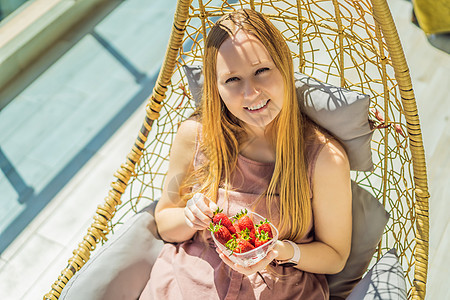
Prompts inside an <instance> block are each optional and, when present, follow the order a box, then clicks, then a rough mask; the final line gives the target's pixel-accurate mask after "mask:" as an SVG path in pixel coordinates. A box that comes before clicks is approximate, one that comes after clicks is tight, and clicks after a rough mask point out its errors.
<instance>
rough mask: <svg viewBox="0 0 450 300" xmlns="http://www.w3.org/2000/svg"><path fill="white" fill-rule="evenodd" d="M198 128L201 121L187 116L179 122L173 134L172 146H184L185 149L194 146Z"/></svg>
mask: <svg viewBox="0 0 450 300" xmlns="http://www.w3.org/2000/svg"><path fill="white" fill-rule="evenodd" d="M200 128H201V123H200V122H199V121H198V120H196V119H194V118H189V119H187V120H185V121H183V122H181V124H180V127H179V128H178V131H177V134H176V136H175V140H174V142H173V145H172V148H173V147H184V148H185V150H187V149H191V148H192V147H194V148H195V141H196V138H197V134H198V132H199V130H200Z"/></svg>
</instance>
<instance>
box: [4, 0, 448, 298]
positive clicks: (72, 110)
mask: <svg viewBox="0 0 450 300" xmlns="http://www.w3.org/2000/svg"><path fill="white" fill-rule="evenodd" d="M175 2H176V1H174V0H170V1H167V0H157V1H153V2H152V5H151V6H150V7H149V5H148V1H145V0H130V1H126V2H124V3H123V4H122V5H120V6H119V7H118V8H117V9H115V10H114V12H112V13H111V14H110V16H108V18H106V19H105V20H104V21H103V22H102V23H101V24H99V26H98V27H97V28H96V29H95V31H93V32H91V33H90V34H88V35H87V36H86V37H85V38H83V39H81V40H80V42H78V43H77V44H76V45H75V46H74V47H73V48H72V49H71V50H70V51H69V52H68V53H66V54H65V55H64V56H62V57H61V58H60V59H59V60H58V61H57V62H56V63H55V64H54V65H53V66H52V67H51V68H50V69H48V70H47V71H46V72H45V73H44V74H43V75H42V76H40V77H39V78H38V79H37V80H36V81H35V82H34V83H33V84H32V85H30V86H29V87H28V88H27V89H26V90H25V91H24V92H23V93H21V94H20V95H19V96H18V97H17V98H16V99H14V101H13V102H12V103H11V104H10V105H8V107H7V110H3V111H1V112H0V128H7V131H4V132H0V156H1V155H3V157H4V158H5V157H6V158H7V159H8V160H9V162H10V164H11V165H13V166H16V173H17V174H16V175H19V174H27V175H26V176H25V177H22V180H20V178H21V177H19V176H16V177H14V176H13V180H14V183H15V187H16V189H12V188H11V187H10V186H8V185H6V184H5V186H1V184H2V182H5V181H4V180H3V179H2V177H0V195H1V196H4V195H10V196H11V197H14V195H16V196H17V194H20V193H21V194H26V193H23V190H25V191H27V189H28V191H29V193H30V194H29V196H30V195H34V197H36V199H37V202H38V204H37V206H35V207H31V208H27V207H26V205H24V202H21V201H20V199H17V200H18V201H17V202H16V203H15V204H14V205H15V206H13V205H9V206H5V207H3V206H0V207H1V208H2V210H0V232H1V231H2V230H3V229H5V227H6V226H8V223H7V221H6V220H11V218H14V217H15V216H17V215H18V214H24V215H25V216H29V217H30V216H33V214H35V217H34V216H33V217H34V219H32V221H31V222H27V223H26V224H25V223H22V224H16V225H17V226H22V227H23V230H22V231H14V230H11V231H10V235H12V236H6V235H5V237H6V238H8V239H9V240H10V242H9V243H8V245H7V247H6V246H5V249H2V250H4V251H3V253H1V256H0V298H1V299H40V298H42V295H43V294H45V293H46V292H47V291H48V290H49V288H50V286H51V284H52V283H53V281H54V280H55V279H56V277H57V276H58V275H59V272H60V271H61V268H63V267H64V266H65V263H66V261H67V259H68V258H69V257H70V256H71V251H72V250H73V249H74V248H75V247H76V245H77V244H78V242H79V241H80V237H82V236H83V234H84V233H85V231H86V228H87V227H88V226H89V224H90V223H91V219H92V214H93V212H94V211H95V208H96V206H97V205H98V204H99V203H100V202H101V201H102V199H103V197H104V196H105V192H106V191H107V190H108V189H109V183H110V182H111V181H112V180H113V177H112V174H113V173H114V172H115V171H116V169H117V167H118V166H120V164H121V163H123V161H124V158H125V156H126V155H127V153H128V152H129V150H130V147H131V145H132V142H133V141H134V138H135V133H136V132H137V131H138V129H139V128H140V124H141V120H142V118H143V116H144V110H143V106H142V103H143V100H144V99H145V96H146V95H148V94H149V90H148V87H149V86H152V84H151V83H152V82H153V80H154V77H155V76H156V70H157V69H158V67H159V64H160V62H161V59H162V56H163V54H164V51H165V49H164V47H161V48H155V47H154V45H155V44H157V45H165V44H166V42H165V41H166V40H167V38H168V37H167V32H169V30H170V27H171V20H172V15H173V9H172V8H173V7H174V4H175ZM388 2H389V5H390V7H391V10H392V13H393V15H394V19H395V21H396V25H397V29H398V31H399V35H400V38H401V40H402V43H403V47H404V51H405V54H406V59H407V61H408V65H409V67H410V73H411V76H412V80H413V87H414V89H415V93H416V99H417V103H418V108H419V115H420V119H421V125H422V132H423V139H424V143H425V154H426V158H427V164H428V178H429V187H430V194H431V199H430V250H429V254H430V255H429V257H430V258H429V272H428V288H427V299H430V300H431V299H433V300H434V299H450V290H449V289H448V288H447V287H446V284H447V283H448V279H449V278H450V268H449V266H450V254H449V253H450V251H449V250H450V229H449V215H450V214H449V209H448V206H447V203H446V202H447V200H446V199H450V188H449V185H450V184H449V183H450V151H449V150H448V148H447V147H450V133H449V132H450V131H449V130H447V129H450V127H449V114H450V95H449V87H450V76H449V74H450V55H449V54H447V53H445V52H443V51H441V50H438V49H436V48H434V47H433V46H432V45H431V44H430V43H429V42H428V40H427V38H426V36H425V35H424V34H423V32H422V31H421V30H420V29H419V28H417V27H416V26H415V25H413V24H412V23H411V22H410V15H411V14H410V12H411V3H410V2H408V1H406V0H389V1H388ZM141 7H146V10H142V9H141ZM167 7H171V9H167ZM130 12H132V13H134V20H130V19H129V18H130V17H129V16H130V15H131V14H130ZM137 21H139V22H137ZM125 22H129V23H136V26H131V27H130V26H122V25H123V24H124V23H125ZM138 24H139V25H138ZM125 28H126V29H125ZM136 36H139V37H142V38H139V39H136ZM146 37H148V38H146ZM155 39H157V40H158V42H155ZM62 42H64V41H62ZM66 42H67V41H66ZM443 43H444V44H445V43H447V45H448V43H450V41H445V40H444V41H443ZM149 51H153V52H152V54H151V55H149V54H148V52H149ZM149 57H152V59H151V60H150V59H149ZM87 60H89V61H87ZM104 66H108V67H107V68H104ZM111 74H112V75H111ZM96 76H104V78H105V82H104V85H103V86H102V87H101V89H100V91H99V93H98V94H95V95H89V96H88V97H77V95H83V93H86V91H89V90H90V88H91V85H92V84H93V82H94V81H93V79H94V78H95V77H96ZM106 79H108V80H106ZM61 86H62V87H63V88H61ZM31 95H33V97H31ZM36 95H38V98H36ZM45 97H50V98H49V99H46V101H45V102H46V103H49V104H52V105H53V106H48V107H42V106H41V105H40V102H39V101H40V100H39V99H41V98H45ZM78 98H82V99H85V100H83V102H77V101H78ZM105 99H106V100H108V101H105ZM124 99H126V100H127V101H128V102H127V101H123V100H124ZM92 105H94V106H95V107H96V109H95V110H90V112H88V110H86V108H87V107H89V106H90V107H92ZM55 112H57V115H59V116H60V118H59V119H53V118H52V117H50V116H54V115H55ZM17 118H19V119H18V120H19V121H17ZM67 118H69V120H66V119H67ZM80 120H81V121H80ZM14 121H16V122H14ZM63 121H64V122H63ZM2 122H4V123H3V124H17V125H14V126H12V127H11V126H9V127H8V126H6V125H1V124H2ZM80 122H82V126H75V125H74V124H75V123H76V124H80ZM38 124H39V126H38ZM41 124H42V125H41ZM60 124H64V125H60ZM74 128H76V132H75V133H76V136H68V135H65V134H64V132H68V131H73V130H74ZM96 128H97V129H98V128H106V129H104V130H102V131H101V132H100V133H97V136H93V132H94V133H95V132H96V131H95V130H96ZM130 133H131V134H130ZM24 137H25V139H24ZM61 137H63V138H61ZM98 137H100V139H101V140H102V143H100V144H99V143H98V142H95V141H98V139H95V138H98ZM24 140H25V141H27V143H26V144H25V143H23V141H24ZM65 143H70V144H71V145H73V146H72V147H73V148H72V150H70V151H69V152H67V151H66V152H64V153H62V152H63V150H62V149H64V148H63V147H62V145H63V144H65ZM46 145H47V146H46ZM48 145H51V149H52V151H53V152H52V151H50V152H48V151H49V150H48V149H49V148H48V147H49V146H48ZM46 147H47V148H46ZM11 149H19V150H18V151H12V150H11ZM45 153H46V154H45ZM80 153H81V154H80ZM44 154H45V155H44ZM0 158H1V159H2V160H3V161H5V160H4V159H3V158H2V157H0ZM80 162H83V164H82V165H83V167H82V168H80V167H75V165H77V164H78V165H79V163H80ZM54 165H57V166H58V169H57V171H56V173H55V171H54V173H55V174H53V173H51V174H49V173H48V172H47V170H48V169H51V167H53V166H54ZM3 167H4V166H2V169H3ZM0 176H2V172H0ZM36 177H40V182H41V184H42V185H37V184H35V183H34V182H33V178H36ZM54 178H59V181H58V180H57V181H52V180H55V179H54ZM92 182H95V185H93V184H92ZM51 184H53V186H58V187H59V188H58V189H56V190H48V189H47V190H46V189H45V186H47V185H51ZM0 198H2V197H0ZM39 201H40V202H39ZM0 203H1V201H0ZM39 205H40V206H39ZM6 210H8V212H6ZM2 213H3V214H4V215H2ZM27 214H28V215H27ZM7 218H10V219H7ZM0 244H1V243H0ZM0 246H1V245H0ZM0 252H1V251H0Z"/></svg>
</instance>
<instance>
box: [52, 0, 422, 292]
mask: <svg viewBox="0 0 450 300" xmlns="http://www.w3.org/2000/svg"><path fill="white" fill-rule="evenodd" d="M213 4H216V5H213ZM217 4H218V5H217ZM240 8H252V9H255V10H257V11H259V12H262V13H264V14H265V15H266V16H268V17H269V18H270V19H271V21H272V22H273V23H274V24H275V26H277V27H278V28H279V29H280V31H281V32H282V33H283V35H284V36H285V38H286V41H287V43H288V45H289V47H290V49H291V51H292V56H293V59H294V65H295V67H296V68H297V70H298V71H300V72H302V73H304V74H307V75H310V76H312V77H314V78H317V79H318V80H321V81H324V82H328V83H331V84H334V85H338V86H342V87H345V88H348V89H350V90H355V91H359V92H362V93H364V94H368V95H370V97H371V104H370V107H371V108H372V112H371V114H373V118H374V119H376V118H377V117H378V119H379V121H380V124H379V125H381V126H378V127H379V129H378V130H377V131H376V132H375V134H374V136H373V139H372V153H373V160H374V170H373V171H372V172H354V173H352V177H353V179H354V180H355V181H356V182H357V183H358V184H359V185H360V186H362V187H364V188H365V189H367V190H369V191H370V192H371V193H372V194H373V195H374V196H375V197H376V198H378V199H380V202H381V203H382V204H383V205H384V207H385V209H386V210H387V211H388V212H389V213H390V216H391V218H390V220H389V222H388V225H387V227H386V231H385V233H384V235H383V238H382V240H381V242H380V244H379V247H378V251H377V253H376V254H375V256H374V260H375V259H378V258H379V257H380V255H381V253H383V252H385V251H386V250H389V249H391V248H392V247H395V248H396V249H397V252H398V255H399V261H400V263H401V266H402V268H403V270H404V271H405V274H404V275H405V278H406V284H407V288H408V299H424V298H425V290H426V281H427V263H428V199H429V194H428V186H427V174H426V166H425V156H424V149H423V143H422V136H421V130H420V124H419V117H418V112H417V107H416V101H415V98H414V92H413V89H412V85H411V79H410V75H409V69H408V66H407V64H406V61H405V56H404V53H403V50H402V46H401V44H400V40H399V37H398V34H397V31H396V28H395V25H394V22H393V19H392V16H391V14H390V11H389V7H388V5H387V3H386V0H358V1H356V0H342V1H338V0H297V1H293V0H291V1H288V0H285V1H275V0H273V1H260V2H257V1H252V0H243V1H231V0H230V1H208V0H198V1H197V0H195V1H192V0H178V4H177V8H176V12H175V17H174V22H173V28H172V33H171V36H170V40H169V45H168V46H167V52H166V56H165V59H164V62H163V65H162V67H161V70H160V73H159V77H158V80H157V83H156V85H155V87H154V90H153V94H152V95H151V96H150V98H149V100H148V105H147V108H146V111H147V114H146V117H145V119H144V120H143V125H142V128H141V130H140V131H139V132H138V133H137V138H136V141H135V144H134V145H133V146H132V149H131V151H130V153H129V154H128V156H127V158H126V159H125V161H124V163H123V164H122V165H121V166H120V168H119V169H118V171H117V172H116V173H115V174H114V176H115V177H116V178H117V180H116V181H114V182H113V183H112V184H111V187H112V189H111V190H110V191H109V192H106V191H105V194H107V196H106V198H105V201H104V204H102V205H100V206H99V207H98V210H97V214H96V216H95V217H94V222H93V224H92V225H91V227H90V228H89V229H88V230H87V234H86V236H84V238H82V239H81V243H80V244H79V247H78V248H77V249H75V250H74V252H73V253H74V256H73V257H72V258H70V259H69V262H68V265H67V267H66V268H65V269H64V270H63V271H62V272H61V275H60V276H59V277H58V279H57V280H56V281H55V283H54V284H53V285H52V289H51V291H50V292H49V293H48V294H46V295H45V296H44V299H58V297H59V296H60V293H61V291H62V289H63V288H64V286H65V285H66V283H67V282H68V280H69V279H70V278H71V277H72V276H73V275H74V273H75V272H77V271H78V270H80V268H82V267H83V265H84V264H85V263H86V262H87V261H88V259H89V257H90V254H91V251H93V250H94V249H95V248H96V245H97V243H99V242H103V241H105V240H106V235H107V234H108V233H109V232H110V231H114V230H115V229H113V228H114V226H120V224H121V223H123V221H124V220H125V219H127V218H129V217H130V215H131V214H133V213H136V212H137V211H139V210H140V208H142V207H144V206H146V205H148V204H149V203H150V202H151V201H153V200H155V199H158V198H159V197H160V195H161V191H162V186H163V181H164V176H165V173H166V170H167V167H168V153H169V149H170V145H171V142H172V140H173V137H174V134H175V133H176V131H177V128H178V125H179V124H180V122H182V121H183V120H184V119H186V118H187V117H188V116H189V115H190V114H191V113H192V112H193V110H194V108H195V103H194V101H193V98H192V96H191V93H190V91H189V90H188V85H187V80H186V78H185V75H184V72H183V70H182V66H183V65H190V64H194V63H201V60H202V54H203V43H204V37H205V36H206V34H207V32H208V28H209V27H210V26H211V25H212V24H213V23H214V22H215V20H217V19H218V18H219V17H220V16H222V15H223V14H225V13H227V12H230V11H232V10H235V9H240ZM374 111H377V113H376V114H375V113H374ZM380 112H381V115H383V117H384V121H383V120H381V118H380Z"/></svg>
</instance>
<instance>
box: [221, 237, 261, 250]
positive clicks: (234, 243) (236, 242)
mask: <svg viewBox="0 0 450 300" xmlns="http://www.w3.org/2000/svg"><path fill="white" fill-rule="evenodd" d="M225 246H226V247H227V248H228V249H230V250H231V251H233V252H234V253H244V252H247V251H250V250H252V249H255V247H254V246H253V245H252V244H250V242H249V241H246V240H244V239H241V238H237V239H236V238H233V239H231V240H229V241H228V242H227V243H226V244H225Z"/></svg>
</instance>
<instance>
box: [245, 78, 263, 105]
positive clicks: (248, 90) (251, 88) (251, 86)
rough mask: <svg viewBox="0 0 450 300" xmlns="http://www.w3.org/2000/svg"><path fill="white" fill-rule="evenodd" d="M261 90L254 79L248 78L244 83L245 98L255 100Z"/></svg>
mask: <svg viewBox="0 0 450 300" xmlns="http://www.w3.org/2000/svg"><path fill="white" fill-rule="evenodd" d="M260 93H261V91H260V90H259V88H258V86H257V85H256V84H255V83H254V82H253V81H252V80H246V81H245V83H244V90H243V94H244V99H245V100H250V101H252V100H254V99H256V98H257V97H258V96H259V94H260Z"/></svg>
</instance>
